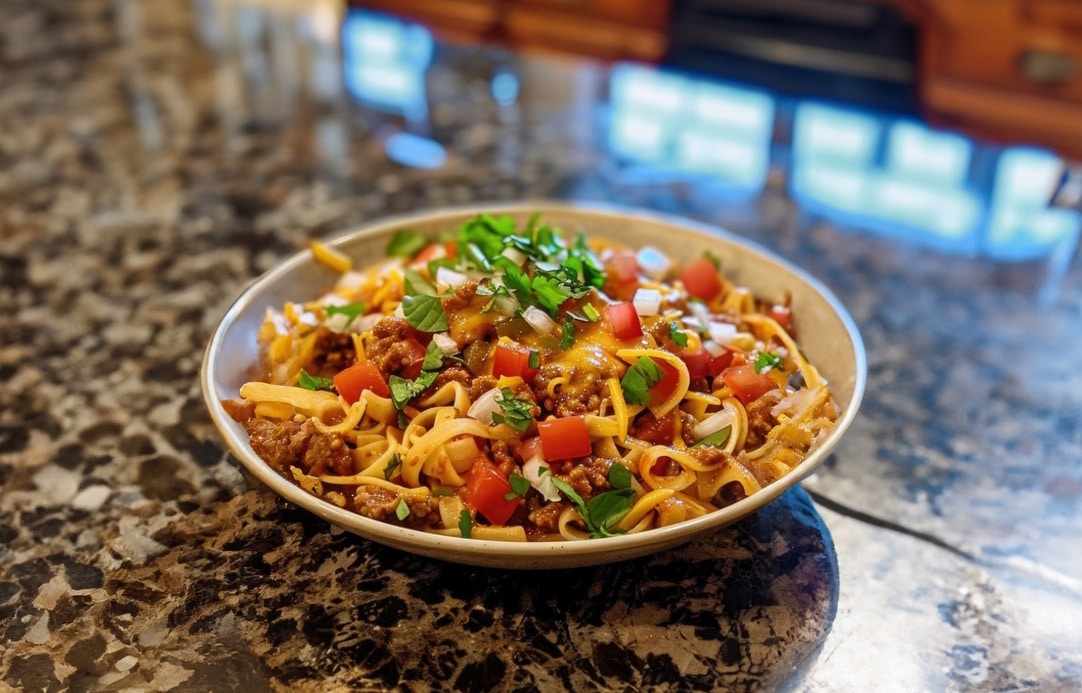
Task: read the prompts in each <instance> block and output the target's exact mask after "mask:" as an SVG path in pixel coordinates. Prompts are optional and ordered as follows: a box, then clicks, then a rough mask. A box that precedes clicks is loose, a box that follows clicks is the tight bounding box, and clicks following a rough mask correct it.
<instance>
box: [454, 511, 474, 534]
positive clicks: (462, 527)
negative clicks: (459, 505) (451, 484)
mask: <svg viewBox="0 0 1082 693" xmlns="http://www.w3.org/2000/svg"><path fill="white" fill-rule="evenodd" d="M458 531H460V532H462V538H463V539H469V538H470V537H471V536H473V520H472V519H470V511H469V510H466V509H465V508H463V509H462V510H460V511H459V513H458Z"/></svg>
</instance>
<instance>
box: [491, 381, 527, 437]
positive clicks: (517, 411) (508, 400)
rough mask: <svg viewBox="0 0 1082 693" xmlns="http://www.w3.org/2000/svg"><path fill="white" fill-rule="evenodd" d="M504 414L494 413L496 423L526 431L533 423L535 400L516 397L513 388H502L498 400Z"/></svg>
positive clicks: (493, 417)
mask: <svg viewBox="0 0 1082 693" xmlns="http://www.w3.org/2000/svg"><path fill="white" fill-rule="evenodd" d="M496 403H497V404H498V405H500V409H501V410H502V411H503V414H495V413H494V414H493V415H492V420H493V421H494V422H496V423H498V424H499V423H505V424H507V425H508V426H510V427H511V428H514V429H515V430H517V431H525V430H526V429H527V428H529V427H530V424H532V423H533V414H532V412H533V406H534V405H533V402H531V401H529V400H525V399H516V398H515V393H514V392H512V391H511V388H509V387H505V388H501V389H500V399H498V400H496Z"/></svg>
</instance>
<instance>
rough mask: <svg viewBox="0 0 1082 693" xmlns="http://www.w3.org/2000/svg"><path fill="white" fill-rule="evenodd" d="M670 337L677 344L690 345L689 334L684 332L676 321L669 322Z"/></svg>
mask: <svg viewBox="0 0 1082 693" xmlns="http://www.w3.org/2000/svg"><path fill="white" fill-rule="evenodd" d="M669 339H671V340H672V341H673V342H674V343H675V344H676V346H682V347H686V346H687V345H688V336H687V335H686V334H684V332H683V330H681V329H680V327H679V326H678V325H677V324H676V323H675V322H670V323H669Z"/></svg>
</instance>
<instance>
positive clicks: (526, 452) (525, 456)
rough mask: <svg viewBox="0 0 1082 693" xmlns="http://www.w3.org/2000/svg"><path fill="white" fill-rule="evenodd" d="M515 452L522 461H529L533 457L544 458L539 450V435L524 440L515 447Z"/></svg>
mask: <svg viewBox="0 0 1082 693" xmlns="http://www.w3.org/2000/svg"><path fill="white" fill-rule="evenodd" d="M515 454H517V455H518V458H519V459H520V460H521V461H522V462H529V461H530V460H532V459H533V458H535V457H540V458H541V459H544V458H545V454H544V452H543V451H542V450H541V437H540V436H534V437H533V438H530V439H529V440H525V441H523V442H522V443H520V444H519V446H518V447H517V448H515Z"/></svg>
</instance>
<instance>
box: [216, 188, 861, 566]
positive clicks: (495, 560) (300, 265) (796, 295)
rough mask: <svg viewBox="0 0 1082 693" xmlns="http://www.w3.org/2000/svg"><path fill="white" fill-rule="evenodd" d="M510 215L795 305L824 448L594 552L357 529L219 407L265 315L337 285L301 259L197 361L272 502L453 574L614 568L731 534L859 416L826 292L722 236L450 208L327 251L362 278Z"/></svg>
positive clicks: (559, 211) (839, 327)
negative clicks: (372, 266)
mask: <svg viewBox="0 0 1082 693" xmlns="http://www.w3.org/2000/svg"><path fill="white" fill-rule="evenodd" d="M482 211H483V212H489V213H492V214H509V215H511V216H513V217H515V218H516V220H517V221H519V222H520V223H524V222H525V221H526V220H527V219H529V217H530V216H531V215H533V214H534V213H541V215H542V217H543V218H544V219H545V220H546V221H547V222H548V223H550V224H552V225H555V226H559V227H561V228H562V229H563V230H564V231H565V232H567V233H574V232H577V231H580V230H581V231H585V232H586V233H588V234H590V235H593V236H601V237H606V238H611V239H614V240H617V241H619V242H621V243H623V244H625V245H628V246H631V247H640V246H645V245H652V246H655V247H657V248H660V249H661V250H663V251H665V252H666V253H667V254H669V256H670V257H672V258H674V259H675V260H677V261H678V262H681V263H684V262H688V261H691V260H694V259H696V258H698V257H701V256H702V254H703V252H704V251H706V250H710V251H712V252H714V253H716V254H717V255H718V256H719V257H721V259H722V262H723V263H724V272H725V274H726V275H727V276H728V277H730V278H731V279H733V280H734V281H735V282H737V283H738V284H742V285H745V286H747V287H749V288H751V289H752V290H753V291H754V292H755V293H756V294H758V295H761V296H763V297H767V298H775V297H776V298H779V299H780V298H781V297H783V296H785V295H786V293H788V294H790V295H791V296H792V306H793V314H794V318H795V321H796V330H797V333H798V335H799V338H800V343H801V347H802V348H803V350H804V352H805V354H806V355H807V357H808V358H809V360H810V361H811V362H812V363H813V364H815V365H816V366H817V367H818V368H819V371H820V373H821V374H822V375H823V376H824V377H825V378H826V379H827V381H828V383H829V384H830V387H831V389H832V391H833V394H834V398H835V400H836V402H837V403H838V404H839V405H840V407H841V415H840V418H839V419H838V421H837V424H836V425H835V426H834V428H833V429H832V431H831V432H830V434H829V435H828V436H827V438H826V439H825V440H824V441H823V442H822V444H821V445H820V446H819V447H818V448H817V449H816V450H814V451H813V452H812V453H811V454H810V455H808V457H807V458H805V459H804V461H803V462H801V463H800V465H799V466H797V467H796V468H795V469H794V470H793V471H792V472H791V473H790V474H788V475H787V476H785V477H783V478H782V479H780V480H778V481H776V482H774V483H773V484H771V485H769V486H767V487H766V488H764V489H763V490H762V491H760V492H758V493H756V494H754V495H752V496H749V497H748V498H745V499H744V500H742V501H740V502H738V503H735V504H734V505H731V506H728V507H726V508H723V509H721V510H717V511H716V512H712V513H710V514H708V515H705V516H703V517H700V518H697V519H694V520H690V521H687V522H684V523H681V524H677V525H672V526H669V527H664V528H660V529H654V530H650V531H647V532H642V533H639V534H630V535H623V536H618V537H610V538H605V539H592V540H589V541H566V542H545V543H508V542H497V541H481V540H476V539H462V538H459V537H446V536H441V535H437V534H428V533H425V532H418V531H414V530H410V529H403V528H401V527H397V526H395V525H392V524H388V523H385V522H378V521H376V520H372V519H369V518H367V517H362V516H361V515H357V514H355V513H352V512H349V511H347V510H343V509H341V508H338V507H337V506H334V505H331V504H330V503H327V502H325V501H322V500H320V499H318V498H316V497H314V496H312V495H309V494H308V493H306V492H304V491H303V490H301V489H300V488H298V487H297V486H295V485H294V484H293V483H291V482H289V481H286V480H285V479H284V478H282V477H281V476H279V475H278V474H277V473H275V471H274V470H273V469H271V468H270V467H269V466H268V465H267V464H266V463H265V462H264V461H263V460H262V459H260V458H259V457H258V456H257V455H256V454H255V452H253V451H252V448H251V446H250V445H249V444H248V436H247V434H246V432H245V431H244V428H243V427H242V426H241V425H240V424H238V423H237V422H235V421H233V420H232V419H231V418H230V417H229V415H228V414H227V413H226V411H225V409H224V408H223V406H222V400H224V399H235V398H237V397H238V394H237V391H238V389H239V388H240V386H241V385H242V384H243V383H244V382H246V381H247V380H248V379H249V375H250V374H251V372H252V367H253V365H254V364H256V363H257V361H258V350H257V345H256V332H257V330H258V329H259V325H260V323H261V322H262V320H263V315H264V312H265V311H266V309H267V308H268V307H280V306H281V305H282V304H283V303H285V302H286V301H307V300H311V299H312V298H313V297H315V296H317V295H319V293H320V292H321V291H323V290H324V289H325V288H327V287H328V286H329V285H330V284H331V283H332V282H333V280H334V276H333V274H332V273H331V272H330V271H329V270H327V269H326V268H325V267H323V266H321V265H319V264H317V263H316V262H315V261H314V259H313V257H312V254H311V253H310V252H309V251H307V250H306V251H302V252H299V253H297V254H296V255H294V256H292V257H290V258H289V259H287V260H285V261H284V262H282V263H281V264H280V265H278V266H277V267H275V268H274V269H272V270H270V271H269V272H267V273H266V274H264V275H263V276H262V277H260V278H259V279H258V280H256V281H255V282H254V283H253V284H252V285H251V286H249V287H248V288H247V289H246V290H245V291H244V292H243V293H242V294H241V296H240V297H239V298H238V299H237V301H236V302H235V303H234V304H233V306H232V307H231V308H230V309H229V311H228V312H227V313H226V315H225V317H224V318H223V319H222V322H221V324H220V325H219V326H218V329H217V330H215V332H214V336H213V337H212V338H211V341H210V344H209V345H208V347H207V351H206V356H205V359H204V361H203V370H202V381H203V395H204V397H205V399H206V403H207V407H209V409H210V415H211V417H212V418H213V419H214V422H215V424H216V425H217V426H218V429H219V430H220V431H221V433H222V436H223V437H224V438H225V441H226V443H227V444H228V446H229V449H230V450H232V452H233V454H234V455H236V457H237V458H238V459H239V460H240V461H241V463H242V464H243V465H244V466H245V467H247V469H248V470H249V471H250V472H251V473H252V474H253V475H254V476H255V477H256V478H257V479H259V480H260V481H262V482H263V483H264V484H266V485H267V486H268V487H270V489H271V490H272V491H274V492H275V493H277V494H278V495H280V496H282V497H283V498H285V499H286V500H287V501H289V502H290V503H293V504H294V505H297V506H300V507H301V508H304V509H305V510H308V511H310V512H312V513H314V514H315V515H317V516H319V517H321V518H323V519H324V520H326V521H327V522H330V523H332V524H335V525H338V526H339V527H342V528H343V529H346V530H348V531H350V532H354V533H356V534H358V535H360V536H362V537H365V538H366V539H370V540H372V541H376V542H379V543H381V544H386V545H389V546H394V547H397V548H399V549H402V550H404V551H410V552H413V553H417V554H422V555H425V556H431V557H433V558H439V559H443V560H446V561H452V562H456V563H467V564H471V565H480V566H493V567H503V568H530V569H536V568H567V567H572V566H583V565H594V564H600V563H609V562H613V561H620V560H625V559H629V558H634V557H637V556H642V555H646V554H649V553H653V552H656V551H661V550H663V549H667V548H670V547H674V546H678V545H680V544H684V543H686V542H688V541H691V540H692V539H694V538H696V537H700V536H702V535H705V534H708V533H710V532H715V531H717V530H718V529H720V528H722V527H725V526H726V525H729V524H732V523H733V522H735V521H737V520H739V519H740V518H742V517H744V516H746V515H748V514H749V513H752V512H754V511H755V510H757V509H758V508H760V507H762V506H763V505H765V504H767V503H769V502H770V501H772V500H774V499H775V498H777V497H778V496H780V495H781V494H782V493H784V492H785V491H786V489H788V488H790V487H791V486H793V485H794V484H796V483H797V482H798V481H800V480H801V479H802V478H803V477H805V476H806V475H807V474H808V473H809V472H811V471H812V470H813V469H814V468H815V467H816V466H817V465H818V464H819V463H820V462H822V461H823V459H824V458H825V457H826V456H827V455H828V454H829V453H830V451H831V449H832V448H834V446H835V445H836V444H837V443H838V441H839V440H840V439H841V437H842V435H843V434H844V433H845V431H846V429H847V428H848V427H849V425H850V423H852V421H853V418H854V417H855V416H856V413H857V408H858V407H859V405H860V400H861V397H862V395H863V393H864V383H865V377H866V364H865V355H864V346H863V343H862V342H861V339H860V335H859V333H858V332H857V328H856V326H855V325H854V324H853V320H852V318H851V317H850V316H849V315H848V313H847V312H846V311H845V309H844V308H843V307H842V305H841V303H839V302H838V300H837V299H836V298H835V297H834V296H833V295H832V294H831V293H830V291H828V290H827V289H826V288H825V287H824V286H823V285H822V284H820V283H819V282H818V281H816V280H815V279H813V278H812V277H810V276H809V275H808V274H806V273H805V272H803V271H801V270H800V269H798V268H796V267H794V266H793V265H791V264H789V263H788V262H786V261H784V260H782V259H780V258H778V257H776V256H774V255H772V254H771V253H769V252H767V251H765V250H763V249H762V248H759V247H756V246H755V245H754V244H752V243H749V242H748V241H746V240H744V239H741V238H738V237H736V236H734V235H732V234H730V233H727V232H725V231H723V230H721V229H718V228H715V227H711V226H707V225H704V224H700V223H696V222H692V221H688V220H685V219H679V218H674V217H669V216H663V215H659V214H653V213H646V212H641V211H629V210H622V209H617V208H610V207H601V206H596V205H577V204H562V203H550V202H538V203H533V204H530V203H525V204H513V205H489V206H485V207H471V208H453V209H445V210H440V211H434V212H423V213H419V214H413V215H409V216H401V217H395V218H390V219H387V220H385V221H380V222H377V223H373V224H370V225H367V226H365V227H364V228H361V229H358V230H356V231H353V232H351V233H347V234H345V235H342V236H338V237H336V238H333V239H330V240H328V241H327V242H328V244H329V245H331V246H333V247H335V248H337V249H338V250H340V251H342V252H344V253H346V254H347V255H349V256H350V257H352V258H353V259H354V263H355V265H356V266H364V265H366V264H368V263H370V262H374V261H376V260H379V259H381V258H382V257H383V256H384V249H385V248H386V246H387V241H388V239H389V238H390V236H391V234H392V233H394V231H396V230H398V229H402V228H410V229H413V230H416V231H420V232H423V233H427V234H433V235H434V234H436V233H437V232H439V231H445V230H454V229H457V228H458V225H459V223H460V222H461V221H463V220H464V219H467V218H469V217H471V216H473V215H475V214H477V213H478V212H482Z"/></svg>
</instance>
